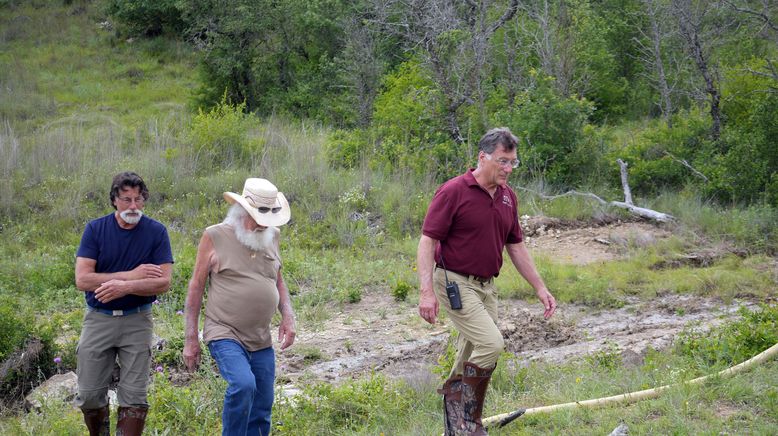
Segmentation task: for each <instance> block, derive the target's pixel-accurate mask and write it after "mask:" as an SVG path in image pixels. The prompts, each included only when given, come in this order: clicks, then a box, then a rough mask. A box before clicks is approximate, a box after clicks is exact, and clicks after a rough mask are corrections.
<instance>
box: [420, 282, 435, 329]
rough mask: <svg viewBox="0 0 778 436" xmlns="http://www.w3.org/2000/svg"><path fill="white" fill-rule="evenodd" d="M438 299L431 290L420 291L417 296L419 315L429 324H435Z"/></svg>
mask: <svg viewBox="0 0 778 436" xmlns="http://www.w3.org/2000/svg"><path fill="white" fill-rule="evenodd" d="M438 310H439V306H438V299H437V298H435V294H434V293H433V292H432V290H427V291H425V290H424V289H422V290H421V294H420V295H419V315H421V317H422V318H424V320H425V321H427V322H428V323H430V324H435V321H436V320H437V318H438Z"/></svg>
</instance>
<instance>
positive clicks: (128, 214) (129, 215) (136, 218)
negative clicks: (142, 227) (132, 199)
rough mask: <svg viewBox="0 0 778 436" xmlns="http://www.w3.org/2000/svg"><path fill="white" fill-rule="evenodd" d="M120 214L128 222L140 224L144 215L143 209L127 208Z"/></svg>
mask: <svg viewBox="0 0 778 436" xmlns="http://www.w3.org/2000/svg"><path fill="white" fill-rule="evenodd" d="M119 216H120V217H121V218H122V220H124V222H125V223H127V224H138V223H139V222H140V219H141V218H142V217H143V211H141V210H140V209H127V210H125V211H122V212H121V213H119Z"/></svg>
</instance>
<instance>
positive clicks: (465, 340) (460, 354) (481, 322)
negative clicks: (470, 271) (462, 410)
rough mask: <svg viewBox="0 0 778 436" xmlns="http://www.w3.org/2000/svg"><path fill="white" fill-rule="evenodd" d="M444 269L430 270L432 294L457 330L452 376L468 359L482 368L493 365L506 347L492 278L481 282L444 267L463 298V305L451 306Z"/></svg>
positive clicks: (458, 371) (459, 372)
mask: <svg viewBox="0 0 778 436" xmlns="http://www.w3.org/2000/svg"><path fill="white" fill-rule="evenodd" d="M443 271H444V270H443V269H441V268H435V271H434V273H433V288H434V289H435V296H436V297H437V298H438V302H439V303H440V306H441V307H442V308H443V309H444V310H445V311H446V313H447V314H448V317H449V318H450V319H451V322H452V324H454V327H455V328H456V329H457V330H458V331H459V338H458V339H457V357H456V361H455V363H454V367H453V368H452V369H451V376H454V375H457V374H462V364H463V363H464V362H471V363H473V364H475V365H478V366H480V367H481V368H492V367H494V365H495V364H496V363H497V359H498V358H499V357H500V354H502V351H503V349H504V348H505V342H504V341H503V338H502V333H501V332H500V329H498V328H497V288H495V286H494V280H492V281H490V282H488V283H481V282H479V281H477V280H473V279H469V278H468V277H467V276H464V275H462V274H457V273H455V272H451V271H448V270H447V271H446V274H448V280H449V281H450V282H456V283H457V284H458V285H459V293H460V296H461V299H462V309H460V310H452V309H451V304H450V303H449V301H448V296H447V295H446V280H445V275H444V273H443Z"/></svg>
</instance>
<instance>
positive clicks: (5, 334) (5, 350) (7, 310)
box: [0, 303, 34, 362]
mask: <svg viewBox="0 0 778 436" xmlns="http://www.w3.org/2000/svg"><path fill="white" fill-rule="evenodd" d="M33 325H34V323H33V322H32V317H31V316H30V315H29V314H25V313H23V312H21V313H20V311H19V308H18V307H16V306H15V305H11V304H8V303H4V304H2V305H0V362H2V361H3V360H4V359H5V358H6V357H7V356H8V355H10V354H11V353H13V352H14V350H16V349H18V348H19V347H21V346H22V344H24V341H25V340H27V338H29V337H30V336H31V335H32V331H31V327H32V326H33Z"/></svg>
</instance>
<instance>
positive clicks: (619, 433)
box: [608, 422, 629, 436]
mask: <svg viewBox="0 0 778 436" xmlns="http://www.w3.org/2000/svg"><path fill="white" fill-rule="evenodd" d="M628 434H629V428H627V424H624V423H623V422H622V423H621V424H619V426H618V427H616V428H614V429H613V431H612V432H611V433H610V434H609V435H608V436H627V435H628Z"/></svg>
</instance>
